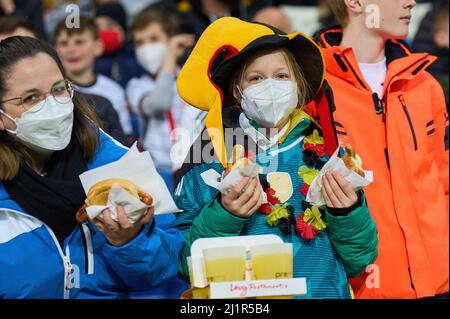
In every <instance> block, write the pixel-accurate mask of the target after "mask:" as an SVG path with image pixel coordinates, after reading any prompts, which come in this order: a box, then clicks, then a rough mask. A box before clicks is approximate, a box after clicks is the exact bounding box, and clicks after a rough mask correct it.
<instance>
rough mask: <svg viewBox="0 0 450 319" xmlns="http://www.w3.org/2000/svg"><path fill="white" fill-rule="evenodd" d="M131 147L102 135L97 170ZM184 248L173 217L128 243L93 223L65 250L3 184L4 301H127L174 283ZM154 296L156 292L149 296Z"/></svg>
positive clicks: (0, 284)
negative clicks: (118, 242)
mask: <svg viewBox="0 0 450 319" xmlns="http://www.w3.org/2000/svg"><path fill="white" fill-rule="evenodd" d="M126 152H127V149H126V148H125V147H123V146H121V145H120V144H119V143H117V142H116V141H115V140H113V139H112V138H111V137H109V136H108V135H106V134H105V133H103V132H101V136H100V145H99V148H98V151H97V154H96V155H95V156H94V158H93V159H92V161H91V162H90V163H89V164H88V169H93V168H96V167H99V166H102V165H105V164H108V163H111V162H114V161H116V160H118V159H119V158H121V157H122V156H123V155H124V154H125V153H126ZM182 246H183V238H182V235H181V233H180V232H179V230H178V228H177V224H176V220H175V217H174V215H172V214H168V215H157V216H155V218H154V222H153V223H148V224H147V225H145V227H144V229H143V230H142V231H141V232H140V233H139V234H138V235H137V237H136V238H134V239H133V240H132V241H131V242H129V243H128V244H126V245H124V246H121V247H114V246H111V245H110V244H109V243H108V242H107V241H106V238H105V236H104V235H103V233H102V232H101V231H99V230H98V229H97V228H96V227H95V226H94V225H93V224H92V223H90V222H85V223H83V224H79V226H78V227H77V228H76V229H74V231H73V232H72V233H71V234H70V236H68V237H67V238H66V239H65V241H64V246H63V247H61V246H60V244H59V243H58V241H57V239H56V237H55V235H54V233H53V232H52V230H51V229H50V228H49V227H48V226H47V225H45V224H44V223H43V222H42V221H40V220H39V219H37V218H35V217H33V216H31V215H29V214H28V213H27V212H25V211H24V210H23V209H22V208H21V207H19V205H18V204H17V203H16V202H14V201H13V200H12V199H11V198H10V197H9V195H8V193H7V192H6V190H5V188H4V187H3V185H2V183H0V298H128V297H129V296H130V294H131V293H132V292H136V291H149V290H150V289H156V290H158V289H159V290H161V287H164V285H170V284H171V283H172V284H173V281H174V280H176V275H177V270H178V257H179V253H180V251H181V248H182ZM150 295H151V293H150Z"/></svg>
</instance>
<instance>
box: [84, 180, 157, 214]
mask: <svg viewBox="0 0 450 319" xmlns="http://www.w3.org/2000/svg"><path fill="white" fill-rule="evenodd" d="M113 185H118V186H120V187H122V188H123V189H125V190H126V191H127V192H128V193H129V194H130V195H131V196H133V197H135V198H139V199H140V200H141V202H143V203H144V204H146V205H152V203H153V198H152V197H151V196H150V194H148V193H146V192H145V191H144V190H143V189H141V188H140V187H139V186H137V185H136V184H134V183H133V182H131V181H129V180H126V179H121V178H110V179H106V180H104V181H101V182H98V183H96V184H94V185H93V186H92V187H91V188H90V189H89V192H88V194H87V199H86V205H83V207H81V208H80V210H79V211H78V213H77V215H76V219H77V221H78V222H82V221H85V220H87V217H88V216H87V212H86V209H85V208H86V207H87V206H93V205H100V206H105V205H106V204H107V201H108V196H109V191H110V190H111V187H112V186H113Z"/></svg>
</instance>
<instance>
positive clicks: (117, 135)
mask: <svg viewBox="0 0 450 319" xmlns="http://www.w3.org/2000/svg"><path fill="white" fill-rule="evenodd" d="M83 96H84V97H85V98H86V100H87V101H88V102H89V104H90V105H91V106H92V107H93V109H94V111H95V113H96V114H97V116H98V117H99V119H100V121H101V123H100V124H101V125H102V129H103V130H104V131H105V132H106V133H107V134H109V135H111V136H112V137H113V138H114V139H116V140H117V141H119V142H120V143H122V144H126V143H127V140H126V138H125V134H124V133H123V130H122V126H121V125H120V120H119V115H118V114H117V112H116V110H115V109H114V107H113V105H112V104H111V102H110V101H109V100H108V99H106V98H104V97H102V96H99V95H95V94H86V93H85V94H83Z"/></svg>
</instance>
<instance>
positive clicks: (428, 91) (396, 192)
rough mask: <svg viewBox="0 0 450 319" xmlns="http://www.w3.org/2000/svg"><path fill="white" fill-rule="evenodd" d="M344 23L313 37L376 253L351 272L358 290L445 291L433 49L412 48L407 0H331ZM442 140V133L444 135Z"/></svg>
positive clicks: (439, 113)
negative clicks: (372, 226) (361, 180)
mask: <svg viewBox="0 0 450 319" xmlns="http://www.w3.org/2000/svg"><path fill="white" fill-rule="evenodd" d="M328 3H329V5H330V7H331V9H332V10H333V12H334V13H335V15H336V17H337V18H338V20H339V22H340V24H341V25H342V27H333V28H329V29H327V30H323V31H322V32H321V33H320V35H319V38H318V39H317V40H318V42H319V44H320V45H321V47H322V48H323V52H324V55H325V60H326V64H327V75H326V80H327V83H328V87H327V88H326V90H325V94H324V96H325V98H324V100H325V101H326V104H327V107H329V108H330V110H331V112H329V113H330V115H331V117H332V120H333V121H334V124H335V127H334V130H335V133H336V135H337V138H338V141H339V144H340V145H341V146H344V145H345V144H347V143H350V144H351V145H352V146H353V147H354V148H355V149H357V150H358V153H359V155H360V157H361V158H362V160H363V165H364V168H365V169H366V170H372V171H373V178H374V182H373V184H371V185H370V186H368V187H367V188H366V189H365V193H366V196H367V200H368V204H369V208H370V211H371V213H372V215H373V218H374V220H375V223H376V224H377V226H378V231H379V255H378V256H379V257H378V258H377V260H376V261H375V262H374V264H373V265H371V266H368V267H367V269H366V272H365V274H363V275H362V276H359V277H358V278H355V279H353V280H352V281H351V283H352V286H353V289H354V290H355V294H356V297H357V298H424V297H446V298H448V290H449V287H448V277H449V236H448V230H449V214H448V189H449V167H448V165H449V162H448V160H449V157H448V156H449V154H448V131H449V127H448V114H447V112H446V106H445V100H444V94H443V91H442V88H441V86H440V85H439V83H438V82H437V81H436V80H435V79H434V78H433V77H432V76H431V75H430V74H429V73H428V72H427V71H426V69H427V67H428V66H429V65H430V64H432V63H433V62H434V61H435V60H436V58H435V57H433V56H430V55H428V54H425V53H412V52H411V51H410V50H409V49H408V48H407V46H406V45H405V44H404V43H403V42H402V40H403V39H404V38H406V36H407V35H408V28H409V23H410V20H411V10H412V8H413V7H414V6H415V5H416V2H415V1H414V0H390V1H383V0H367V1H366V0H364V1H363V0H329V1H328ZM445 141H447V142H445Z"/></svg>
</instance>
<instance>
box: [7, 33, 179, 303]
mask: <svg viewBox="0 0 450 319" xmlns="http://www.w3.org/2000/svg"><path fill="white" fill-rule="evenodd" d="M65 74H66V73H65V70H64V68H63V66H62V63H61V61H60V59H59V58H58V55H57V53H56V52H55V50H54V49H53V48H52V47H50V46H49V45H48V44H47V43H46V42H43V41H39V40H36V39H32V38H29V37H11V38H8V39H6V40H3V41H1V42H0V230H2V231H0V251H2V253H1V254H0V282H1V284H0V297H3V298H8V299H15V298H37V297H39V298H55V299H56V298H61V299H62V298H101V297H105V296H108V297H110V298H129V296H130V294H131V293H132V292H133V291H142V290H149V289H152V288H153V287H161V285H164V284H165V282H166V281H169V280H171V279H175V278H176V274H177V270H178V254H179V251H180V250H181V247H182V245H183V241H182V236H181V234H180V233H179V231H178V230H177V227H176V222H175V217H174V216H173V215H164V216H162V217H159V216H155V217H154V216H153V209H152V208H150V209H149V210H148V211H147V212H146V213H145V214H144V215H143V216H142V217H141V219H139V220H138V221H136V222H134V223H132V222H131V221H130V220H129V219H128V218H127V214H126V212H125V210H124V207H123V206H122V205H114V206H113V207H112V208H111V209H115V210H116V211H117V213H118V219H119V221H118V222H116V221H114V220H113V219H112V217H111V210H110V209H106V210H105V211H104V212H103V219H102V220H99V219H98V218H95V219H87V220H85V221H83V222H78V220H77V218H76V216H77V211H78V210H79V209H80V207H82V206H83V205H84V203H85V201H86V193H85V191H84V189H83V186H82V185H81V181H80V175H81V174H83V173H85V172H87V171H88V170H92V169H95V168H98V167H100V166H103V165H107V164H110V163H112V162H115V161H117V160H118V159H120V158H121V157H122V156H124V155H125V154H126V153H127V151H128V150H127V149H126V148H125V147H123V146H121V145H120V144H119V143H118V142H117V141H115V140H114V139H113V138H111V137H110V136H108V135H107V134H105V133H104V132H103V131H102V130H100V129H99V123H98V120H97V117H96V115H95V113H94V110H93V109H92V108H91V106H90V105H89V104H88V103H87V102H86V100H85V99H83V97H82V96H81V95H80V94H79V93H75V94H73V92H72V89H71V86H70V84H69V82H67V81H66V80H64V79H65V77H66V76H65ZM155 200H157V199H156V198H155ZM5 229H7V230H8V231H6V232H5V231H3V230H5ZM94 234H95V236H94ZM136 247H139V248H138V249H136ZM69 252H70V253H69ZM161 256H163V258H159V257H161ZM155 258H156V259H155ZM99 261H101V262H99ZM30 264H32V265H33V267H30ZM72 265H73V267H75V265H77V266H79V267H80V269H82V270H81V271H79V272H76V273H77V280H75V282H74V281H72V279H73V277H71V276H70V274H71V273H70V269H71V268H72ZM162 269H163V270H164V274H161V273H160V272H161V270H162ZM118 278H120V279H118ZM74 283H75V284H74ZM159 289H160V288H159ZM99 291H101V292H102V293H101V294H99Z"/></svg>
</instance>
